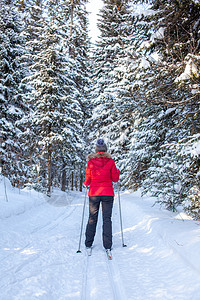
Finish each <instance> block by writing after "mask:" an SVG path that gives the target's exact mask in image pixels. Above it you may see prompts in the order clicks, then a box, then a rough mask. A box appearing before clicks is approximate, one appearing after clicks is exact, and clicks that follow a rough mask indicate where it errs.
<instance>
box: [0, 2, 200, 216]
mask: <svg viewBox="0 0 200 300" xmlns="http://www.w3.org/2000/svg"><path fill="white" fill-rule="evenodd" d="M90 1H92V2H93V1H95V0H90ZM87 2H88V1H87V0H1V2H0V174H1V180H2V178H3V177H7V178H9V180H10V181H11V183H12V185H13V186H15V187H19V188H20V189H21V188H24V187H30V188H34V189H36V190H38V191H42V192H44V193H47V195H50V194H51V191H52V189H53V188H59V189H61V190H62V191H67V190H80V191H82V188H83V180H84V174H85V168H86V163H87V158H86V157H87V155H88V154H89V153H91V152H93V151H94V146H95V142H96V139H97V138H100V137H102V138H104V139H105V141H106V143H107V145H108V149H109V152H110V153H111V155H112V157H113V158H114V159H115V161H116V165H117V167H118V168H119V169H120V171H121V177H120V188H121V189H130V190H137V189H139V188H140V189H141V190H142V193H143V194H145V193H148V194H149V195H152V196H154V197H156V199H157V201H158V202H159V203H160V204H162V205H164V207H166V208H167V209H169V210H172V211H175V210H176V208H177V207H179V206H181V207H183V208H184V209H185V210H186V211H187V212H188V213H189V214H190V215H191V216H192V217H193V218H194V219H198V220H199V219H200V2H199V0H149V1H148V0H132V1H131V0H103V7H102V8H101V9H100V11H99V14H98V20H97V25H98V28H99V31H100V35H99V37H98V38H97V40H96V42H95V44H93V43H92V42H91V38H90V35H89V29H88V27H89V26H88V25H89V13H88V11H87Z"/></svg>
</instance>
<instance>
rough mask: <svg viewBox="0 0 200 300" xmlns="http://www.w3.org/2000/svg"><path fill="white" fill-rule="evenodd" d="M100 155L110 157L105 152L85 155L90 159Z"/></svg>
mask: <svg viewBox="0 0 200 300" xmlns="http://www.w3.org/2000/svg"><path fill="white" fill-rule="evenodd" d="M100 157H107V158H111V154H110V153H107V152H97V153H91V154H89V155H88V156H87V160H90V159H92V158H100Z"/></svg>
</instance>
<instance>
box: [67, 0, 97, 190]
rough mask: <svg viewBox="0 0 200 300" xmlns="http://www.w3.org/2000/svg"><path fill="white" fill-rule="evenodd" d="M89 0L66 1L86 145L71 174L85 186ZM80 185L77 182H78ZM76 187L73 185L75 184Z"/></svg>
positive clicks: (88, 105)
mask: <svg viewBox="0 0 200 300" xmlns="http://www.w3.org/2000/svg"><path fill="white" fill-rule="evenodd" d="M87 2H88V1H87V0H68V1H64V2H63V6H66V9H65V10H63V12H65V14H66V12H67V14H66V17H67V20H68V22H69V24H70V25H69V33H68V40H67V43H68V47H69V55H70V59H71V61H72V62H73V80H74V82H75V86H76V88H77V91H78V93H77V95H76V99H77V101H78V102H79V103H80V106H81V109H82V112H83V115H82V118H81V119H80V120H79V122H80V124H81V126H82V129H83V132H82V142H81V143H82V144H81V147H80V150H78V148H77V153H76V158H75V160H74V162H73V165H72V168H70V170H71V172H72V173H71V177H72V176H74V177H75V179H74V181H75V182H76V181H79V187H80V189H82V180H83V173H84V169H85V162H86V161H85V158H86V153H87V152H86V149H87V146H86V144H87V136H88V132H87V128H86V123H85V121H86V119H87V117H88V115H89V110H90V103H89V102H90V89H91V80H90V77H91V67H90V40H89V36H88V13H87V11H86V3H87ZM76 185H77V184H76ZM72 186H73V184H72Z"/></svg>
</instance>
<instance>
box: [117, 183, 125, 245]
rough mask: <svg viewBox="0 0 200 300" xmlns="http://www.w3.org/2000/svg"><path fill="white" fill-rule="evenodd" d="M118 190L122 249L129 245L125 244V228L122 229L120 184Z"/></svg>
mask: <svg viewBox="0 0 200 300" xmlns="http://www.w3.org/2000/svg"><path fill="white" fill-rule="evenodd" d="M117 189H118V200H119V216H120V225H121V235H122V247H127V245H125V244H124V236H123V228H122V210H121V201H120V194H119V184H118V183H117Z"/></svg>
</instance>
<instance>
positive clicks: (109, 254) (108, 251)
mask: <svg viewBox="0 0 200 300" xmlns="http://www.w3.org/2000/svg"><path fill="white" fill-rule="evenodd" d="M106 254H107V258H108V260H112V254H111V250H109V249H107V250H106Z"/></svg>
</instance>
